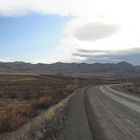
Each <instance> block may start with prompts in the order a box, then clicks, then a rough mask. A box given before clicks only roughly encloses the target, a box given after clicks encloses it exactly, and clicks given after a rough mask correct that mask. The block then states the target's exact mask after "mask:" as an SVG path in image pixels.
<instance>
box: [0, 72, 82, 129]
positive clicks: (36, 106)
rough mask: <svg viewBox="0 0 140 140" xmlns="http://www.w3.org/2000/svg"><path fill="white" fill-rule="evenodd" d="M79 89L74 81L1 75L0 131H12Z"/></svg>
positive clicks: (47, 77) (53, 77) (58, 78)
mask: <svg viewBox="0 0 140 140" xmlns="http://www.w3.org/2000/svg"><path fill="white" fill-rule="evenodd" d="M78 87H79V86H78V83H75V81H74V79H73V78H62V77H55V76H45V75H41V76H31V75H21V76H20V75H0V132H8V131H12V130H15V129H16V128H18V127H20V126H21V125H22V124H24V123H25V122H27V121H28V120H30V119H31V118H33V117H34V116H36V115H38V113H39V112H40V110H42V109H47V108H49V107H50V106H51V105H53V104H56V103H58V102H59V101H60V100H62V99H63V98H65V97H66V96H68V95H69V94H71V93H72V92H73V91H74V90H75V89H77V88H78Z"/></svg>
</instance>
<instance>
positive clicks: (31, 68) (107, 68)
mask: <svg viewBox="0 0 140 140" xmlns="http://www.w3.org/2000/svg"><path fill="white" fill-rule="evenodd" d="M5 73H13V74H14V73H15V74H20V73H22V74H63V75H98V74H99V75H100V74H102V75H103V74H122V75H123V74H140V66H134V65H132V64H129V63H127V62H120V63H117V64H113V63H106V64H102V63H94V64H87V63H80V64H79V63H60V62H58V63H53V64H41V63H40V64H31V63H24V62H7V63H4V62H0V74H5Z"/></svg>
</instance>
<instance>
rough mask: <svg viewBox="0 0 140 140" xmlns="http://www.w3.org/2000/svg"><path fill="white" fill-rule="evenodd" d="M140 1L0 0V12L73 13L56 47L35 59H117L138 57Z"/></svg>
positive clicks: (18, 13) (13, 13) (53, 60)
mask: <svg viewBox="0 0 140 140" xmlns="http://www.w3.org/2000/svg"><path fill="white" fill-rule="evenodd" d="M139 5H140V1H139V0H133V1H131V0H128V1H122V0H117V1H115V0H82V1H81V0H61V1H59V0H22V1H21V0H4V1H2V0H1V1H0V15H1V16H22V15H26V14H30V13H40V14H55V15H58V16H68V15H72V16H73V17H74V18H73V19H72V20H71V21H70V22H68V23H67V24H66V25H65V27H64V32H65V34H66V36H65V37H64V38H62V39H61V40H60V42H59V44H58V46H56V48H55V50H52V53H50V55H48V56H47V57H46V58H44V57H42V56H40V58H39V57H38V58H39V59H38V60H33V61H34V62H42V61H43V62H49V63H52V62H56V61H62V62H73V61H75V62H80V61H81V62H82V61H87V60H90V61H92V62H94V60H98V61H99V60H101V61H103V60H106V61H107V60H108V61H112V60H111V59H113V60H115V61H116V60H120V59H126V58H129V56H131V57H130V58H131V59H132V58H134V55H135V56H137V57H138V55H137V54H136V53H135V49H136V48H138V49H137V52H138V53H139V52H140V50H139V48H140V38H139V37H140V26H139V25H140V20H139V13H140V8H139ZM123 56H124V57H123ZM132 56H133V57H132ZM126 60H127V59H126Z"/></svg>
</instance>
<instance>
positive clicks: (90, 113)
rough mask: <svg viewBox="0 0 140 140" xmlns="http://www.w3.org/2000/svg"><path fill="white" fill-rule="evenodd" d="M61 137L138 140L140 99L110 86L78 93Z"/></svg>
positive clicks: (96, 139)
mask: <svg viewBox="0 0 140 140" xmlns="http://www.w3.org/2000/svg"><path fill="white" fill-rule="evenodd" d="M62 136H63V139H64V140H140V97H137V96H133V95H130V94H127V93H122V92H120V91H116V90H114V89H112V88H111V86H96V87H88V88H83V89H80V90H79V91H78V92H77V94H76V95H75V97H74V98H73V100H72V102H71V106H70V110H69V113H68V117H67V125H66V126H65V127H64V129H63V130H62Z"/></svg>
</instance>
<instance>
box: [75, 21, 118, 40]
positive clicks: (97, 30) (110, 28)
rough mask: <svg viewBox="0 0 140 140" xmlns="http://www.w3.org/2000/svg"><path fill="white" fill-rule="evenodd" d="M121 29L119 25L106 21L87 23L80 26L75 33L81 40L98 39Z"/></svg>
mask: <svg viewBox="0 0 140 140" xmlns="http://www.w3.org/2000/svg"><path fill="white" fill-rule="evenodd" d="M118 29H119V26H118V25H111V24H105V23H97V22H96V23H87V24H85V25H82V26H81V27H79V28H78V29H77V30H76V31H75V33H74V35H75V37H76V38H77V39H78V40H81V41H96V40H98V39H104V38H106V37H108V36H111V35H113V34H115V33H116V32H117V31H118Z"/></svg>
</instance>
